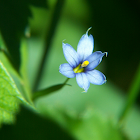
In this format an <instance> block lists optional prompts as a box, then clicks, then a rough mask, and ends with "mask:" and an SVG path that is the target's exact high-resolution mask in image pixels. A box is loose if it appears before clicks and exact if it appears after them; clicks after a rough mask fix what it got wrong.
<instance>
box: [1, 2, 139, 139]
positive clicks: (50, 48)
mask: <svg viewBox="0 0 140 140" xmlns="http://www.w3.org/2000/svg"><path fill="white" fill-rule="evenodd" d="M134 5H135V6H136V5H137V6H136V8H134V7H135V6H134ZM137 9H139V6H138V4H136V3H134V2H133V4H132V5H131V4H130V3H129V2H126V1H118V2H116V1H112V2H110V1H108V0H106V1H102V0H101V1H98V0H94V1H92V0H88V1H80V0H77V1H70V0H56V1H55V0H54V1H51V0H47V1H46V0H20V1H19V0H13V1H11V0H1V1H0V135H1V139H2V140H9V139H21V140H22V139H23V140H24V139H31V140H32V139H33V140H38V139H66V140H69V139H78V140H93V139H95V140H109V139H111V140H125V139H126V140H127V139H138V138H140V133H139V132H140V131H139V130H140V112H139V103H138V102H135V101H139V97H138V94H139V82H140V67H139V62H138V58H139V48H138V47H137V46H139V36H138V35H139V32H138V30H139V29H140V28H139V23H140V20H139V14H138V13H137ZM91 26H92V30H90V31H89V34H92V35H93V37H94V41H95V46H96V47H95V49H96V50H101V51H103V52H108V53H109V55H108V57H107V58H106V59H104V61H103V62H102V65H99V66H98V69H99V70H101V71H102V72H103V73H104V74H105V75H106V77H107V82H106V84H104V85H101V86H97V85H91V86H90V88H89V90H88V92H87V93H82V90H81V89H80V88H79V87H78V86H77V84H76V79H75V78H72V79H70V80H69V81H68V79H67V80H65V79H66V77H65V76H63V75H61V74H60V73H59V66H60V64H63V63H65V62H66V61H65V60H64V56H63V50H62V41H63V42H64V43H67V42H68V43H70V44H71V45H72V46H73V47H74V49H76V46H77V44H78V41H79V38H80V37H81V36H82V35H83V34H84V33H85V31H86V30H87V29H88V28H89V27H91ZM64 39H67V40H64ZM131 39H132V41H130V40H131ZM132 46H135V49H132ZM96 50H95V51H96ZM132 79H133V81H132ZM63 81H65V82H64V83H63ZM134 102H135V103H136V104H134ZM7 132H8V135H7Z"/></svg>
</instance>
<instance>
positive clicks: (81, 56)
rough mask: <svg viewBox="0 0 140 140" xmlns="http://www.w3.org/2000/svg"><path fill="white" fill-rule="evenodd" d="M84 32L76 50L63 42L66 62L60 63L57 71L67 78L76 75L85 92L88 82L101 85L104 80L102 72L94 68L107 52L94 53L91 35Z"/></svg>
mask: <svg viewBox="0 0 140 140" xmlns="http://www.w3.org/2000/svg"><path fill="white" fill-rule="evenodd" d="M89 30H90V28H89V29H88V30H87V32H86V34H84V35H83V36H82V37H81V39H80V41H79V43H78V46H77V52H76V51H75V50H74V49H73V47H72V46H71V45H69V44H67V43H66V44H65V43H63V44H62V46H63V53H64V56H65V58H66V60H67V62H68V63H65V64H62V65H60V67H59V72H60V73H61V74H63V75H64V76H66V77H68V78H74V77H76V81H77V83H78V85H79V86H80V87H81V88H83V89H84V90H85V91H86V92H87V90H88V88H89V86H90V83H92V84H95V85H102V84H103V83H105V82H106V77H105V75H104V74H103V73H101V72H100V71H98V70H95V67H97V66H98V65H99V64H100V62H101V61H102V57H103V56H104V55H105V54H106V55H107V52H104V53H102V52H101V51H96V52H94V53H92V52H93V49H94V39H93V36H92V35H89V36H88V31H89Z"/></svg>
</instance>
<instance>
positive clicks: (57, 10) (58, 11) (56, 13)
mask: <svg viewBox="0 0 140 140" xmlns="http://www.w3.org/2000/svg"><path fill="white" fill-rule="evenodd" d="M64 1H65V0H57V3H56V6H55V8H54V9H55V10H54V13H53V16H52V21H51V23H50V28H49V31H48V34H47V36H46V39H45V40H46V42H45V46H46V48H45V50H44V54H43V56H42V60H41V63H40V67H39V71H38V74H37V77H36V80H35V83H34V86H33V91H35V90H36V89H37V88H38V86H39V82H40V80H41V77H42V72H43V69H44V65H45V62H46V60H47V57H48V54H49V52H50V47H51V43H52V38H53V36H54V33H55V30H56V27H57V24H58V22H59V20H60V15H61V11H62V8H63V5H64ZM46 63H47V62H46Z"/></svg>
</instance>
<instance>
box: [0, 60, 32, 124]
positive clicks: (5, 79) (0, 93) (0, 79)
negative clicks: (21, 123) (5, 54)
mask: <svg viewBox="0 0 140 140" xmlns="http://www.w3.org/2000/svg"><path fill="white" fill-rule="evenodd" d="M20 102H21V103H23V104H24V105H27V106H28V107H32V106H31V105H29V104H28V102H26V100H25V99H24V98H23V97H22V95H21V94H20V92H19V91H18V89H17V87H16V85H15V83H14V81H13V79H12V77H11V76H10V74H9V73H8V72H7V70H6V69H5V67H4V66H3V64H2V63H1V62H0V125H1V124H2V123H8V124H9V123H13V122H14V121H15V115H16V113H17V111H18V109H19V103H20ZM32 108H33V107H32Z"/></svg>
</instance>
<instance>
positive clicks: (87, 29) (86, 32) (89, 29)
mask: <svg viewBox="0 0 140 140" xmlns="http://www.w3.org/2000/svg"><path fill="white" fill-rule="evenodd" d="M91 28H92V27H89V28H88V29H87V31H86V34H87V35H88V32H89V30H91Z"/></svg>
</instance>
